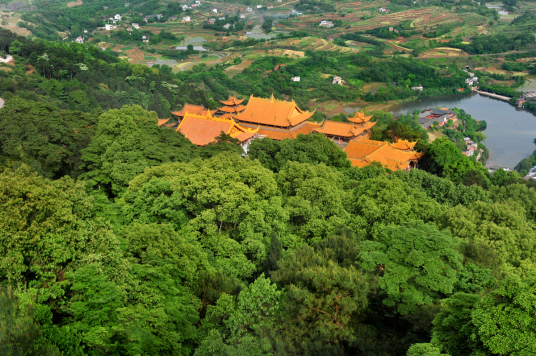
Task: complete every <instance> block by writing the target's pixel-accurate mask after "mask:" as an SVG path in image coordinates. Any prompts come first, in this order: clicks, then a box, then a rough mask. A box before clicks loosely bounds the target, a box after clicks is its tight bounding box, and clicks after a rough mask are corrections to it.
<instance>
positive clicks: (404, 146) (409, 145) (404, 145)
mask: <svg viewBox="0 0 536 356" xmlns="http://www.w3.org/2000/svg"><path fill="white" fill-rule="evenodd" d="M416 144H417V141H415V142H409V141H408V140H398V141H397V142H396V143H392V144H391V147H393V148H396V149H398V150H402V151H409V150H412V149H413V147H415V145H416Z"/></svg>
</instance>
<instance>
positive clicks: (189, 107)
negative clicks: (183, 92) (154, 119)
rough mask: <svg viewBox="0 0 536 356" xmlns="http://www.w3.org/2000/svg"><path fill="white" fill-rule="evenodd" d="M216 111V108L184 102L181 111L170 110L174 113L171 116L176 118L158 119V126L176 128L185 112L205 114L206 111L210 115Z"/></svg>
mask: <svg viewBox="0 0 536 356" xmlns="http://www.w3.org/2000/svg"><path fill="white" fill-rule="evenodd" d="M216 111H217V110H208V109H207V108H205V107H204V106H203V105H193V104H184V107H183V108H182V110H181V111H172V112H171V113H172V114H173V115H174V116H172V118H173V117H175V118H176V120H173V119H172V118H169V119H159V120H158V126H166V127H170V128H172V129H176V128H177V127H178V126H179V125H180V123H181V121H182V119H183V118H184V115H186V113H188V114H193V115H206V114H207V113H210V115H214V114H215V113H216Z"/></svg>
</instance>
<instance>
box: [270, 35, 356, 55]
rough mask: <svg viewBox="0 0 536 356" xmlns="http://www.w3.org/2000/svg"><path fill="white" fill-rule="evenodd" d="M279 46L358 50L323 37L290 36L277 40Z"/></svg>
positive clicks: (304, 48)
mask: <svg viewBox="0 0 536 356" xmlns="http://www.w3.org/2000/svg"><path fill="white" fill-rule="evenodd" d="M276 45H279V46H294V47H297V48H299V49H300V50H302V51H305V50H314V51H339V52H343V53H344V52H357V50H355V49H352V48H350V47H341V46H338V45H336V44H334V43H333V42H330V41H327V40H325V39H322V38H316V37H304V38H302V39H296V38H290V39H285V40H280V41H277V42H276Z"/></svg>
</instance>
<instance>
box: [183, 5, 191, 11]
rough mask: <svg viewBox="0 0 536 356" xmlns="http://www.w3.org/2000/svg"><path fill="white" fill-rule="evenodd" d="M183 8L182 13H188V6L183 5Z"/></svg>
mask: <svg viewBox="0 0 536 356" xmlns="http://www.w3.org/2000/svg"><path fill="white" fill-rule="evenodd" d="M181 7H182V11H186V10H188V9H189V7H188V5H182V6H181Z"/></svg>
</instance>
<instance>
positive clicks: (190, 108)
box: [171, 104, 217, 117]
mask: <svg viewBox="0 0 536 356" xmlns="http://www.w3.org/2000/svg"><path fill="white" fill-rule="evenodd" d="M216 111H217V110H208V109H207V108H205V107H204V106H203V105H194V104H184V107H183V108H182V110H181V111H172V112H171V113H172V114H173V115H176V116H178V117H183V116H184V115H185V114H186V113H190V114H194V115H204V114H206V113H207V112H210V114H211V115H212V114H214V113H215V112H216Z"/></svg>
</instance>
